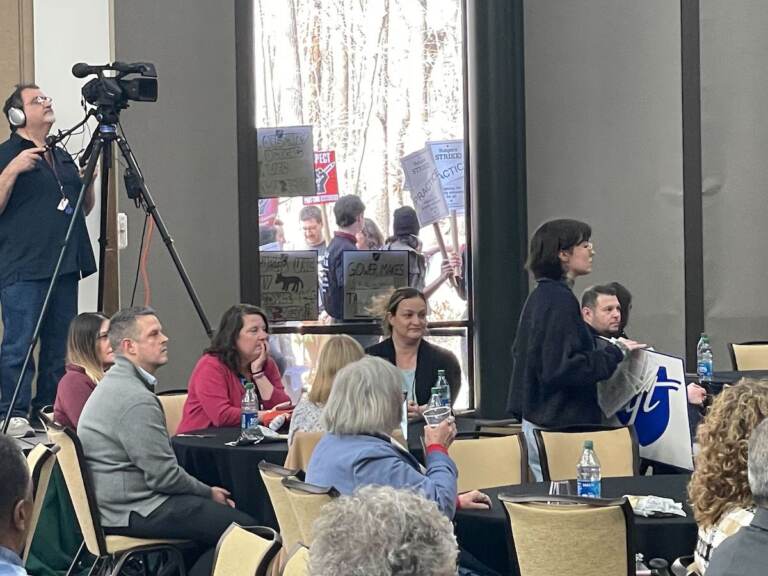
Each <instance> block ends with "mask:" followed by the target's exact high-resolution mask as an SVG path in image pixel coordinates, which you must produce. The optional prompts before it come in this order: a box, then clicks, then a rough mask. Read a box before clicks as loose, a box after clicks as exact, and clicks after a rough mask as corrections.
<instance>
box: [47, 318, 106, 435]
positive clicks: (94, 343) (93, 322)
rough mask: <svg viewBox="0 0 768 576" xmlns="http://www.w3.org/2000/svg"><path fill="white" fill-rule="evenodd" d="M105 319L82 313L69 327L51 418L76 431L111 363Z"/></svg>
mask: <svg viewBox="0 0 768 576" xmlns="http://www.w3.org/2000/svg"><path fill="white" fill-rule="evenodd" d="M108 332H109V318H107V317H106V316H104V315H103V314H99V313H97V312H84V313H83V314H80V315H78V316H77V317H76V318H75V319H74V320H72V323H71V324H70V325H69V335H68V336H67V369H66V372H65V373H64V376H62V378H61V380H59V385H58V387H57V389H56V402H55V403H54V405H53V418H54V420H56V422H58V423H60V424H64V425H65V426H69V427H70V428H74V429H75V430H76V429H77V421H78V420H79V419H80V412H82V411H83V406H85V401H86V400H88V398H89V397H90V396H91V392H93V390H94V388H96V384H97V383H98V382H99V381H100V380H101V379H102V378H103V377H104V372H105V370H106V369H107V368H109V367H110V366H112V364H114V363H115V355H114V353H113V352H112V346H110V345H109V337H108Z"/></svg>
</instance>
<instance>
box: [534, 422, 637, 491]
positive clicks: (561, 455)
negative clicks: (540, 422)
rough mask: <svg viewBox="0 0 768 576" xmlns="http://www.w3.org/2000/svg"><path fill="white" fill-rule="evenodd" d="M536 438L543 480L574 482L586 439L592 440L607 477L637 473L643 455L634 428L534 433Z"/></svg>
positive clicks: (575, 428)
mask: <svg viewBox="0 0 768 576" xmlns="http://www.w3.org/2000/svg"><path fill="white" fill-rule="evenodd" d="M534 436H535V438H536V445H537V447H538V448H539V460H540V461H541V473H542V475H543V477H544V480H573V479H575V478H576V465H577V464H578V463H579V459H580V458H581V453H582V451H583V450H584V441H585V440H592V443H593V445H594V448H595V453H596V454H597V458H598V460H600V472H601V474H602V476H603V477H604V478H610V477H614V476H635V475H637V474H638V470H639V467H640V452H639V447H638V444H637V435H636V434H635V429H634V428H633V427H632V426H622V427H619V428H610V427H607V426H595V427H589V428H587V427H570V428H558V429H549V430H534Z"/></svg>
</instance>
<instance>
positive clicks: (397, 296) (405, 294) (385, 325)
mask: <svg viewBox="0 0 768 576" xmlns="http://www.w3.org/2000/svg"><path fill="white" fill-rule="evenodd" d="M411 298H421V299H422V300H423V301H424V304H426V303H427V298H426V297H425V296H424V294H423V292H421V291H420V290H417V289H416V288H410V287H408V286H405V287H403V288H398V289H396V290H395V291H394V292H392V295H391V296H390V297H389V301H388V302H387V303H386V306H384V311H383V313H382V314H381V330H382V332H384V336H391V335H392V324H390V322H389V318H388V315H389V314H392V316H394V315H395V314H397V307H398V306H400V302H402V301H403V300H410V299H411Z"/></svg>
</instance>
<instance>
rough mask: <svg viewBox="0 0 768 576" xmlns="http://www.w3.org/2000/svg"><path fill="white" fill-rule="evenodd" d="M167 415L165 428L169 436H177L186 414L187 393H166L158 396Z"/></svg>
mask: <svg viewBox="0 0 768 576" xmlns="http://www.w3.org/2000/svg"><path fill="white" fill-rule="evenodd" d="M157 399H158V400H160V405H161V406H162V407H163V413H164V414H165V428H166V430H168V436H175V435H176V430H178V429H179V424H180V423H181V417H182V415H183V414H184V403H185V402H186V401H187V393H186V392H165V393H161V394H158V395H157Z"/></svg>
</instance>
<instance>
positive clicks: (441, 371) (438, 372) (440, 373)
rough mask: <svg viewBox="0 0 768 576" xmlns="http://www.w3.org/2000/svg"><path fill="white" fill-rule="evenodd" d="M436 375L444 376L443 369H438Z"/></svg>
mask: <svg viewBox="0 0 768 576" xmlns="http://www.w3.org/2000/svg"><path fill="white" fill-rule="evenodd" d="M437 375H438V376H445V370H438V371H437Z"/></svg>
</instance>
